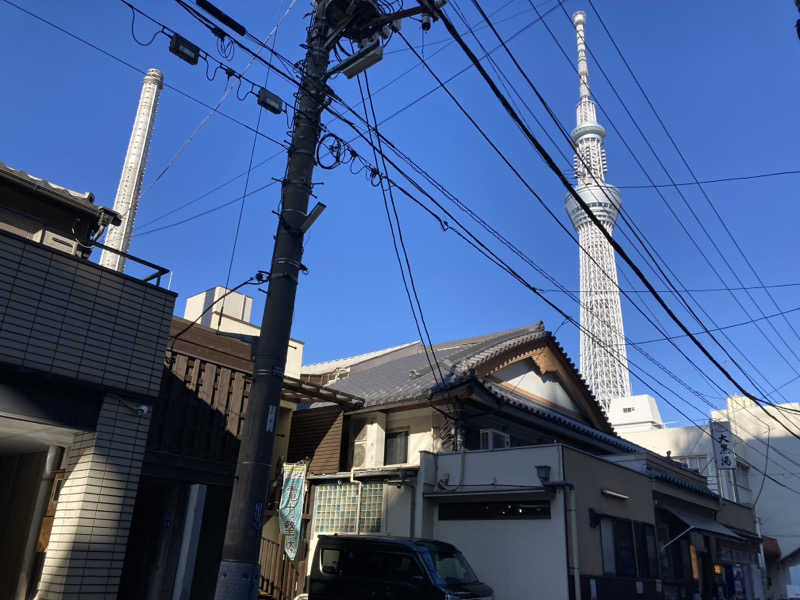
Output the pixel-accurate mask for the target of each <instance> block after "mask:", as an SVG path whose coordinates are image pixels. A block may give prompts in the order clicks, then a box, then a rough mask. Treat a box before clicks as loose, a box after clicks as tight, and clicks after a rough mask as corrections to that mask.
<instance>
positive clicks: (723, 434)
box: [711, 421, 736, 470]
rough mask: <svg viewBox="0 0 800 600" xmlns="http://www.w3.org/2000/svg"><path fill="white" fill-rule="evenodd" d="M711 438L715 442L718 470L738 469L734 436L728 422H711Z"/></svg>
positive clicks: (715, 457)
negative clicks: (734, 449) (734, 450)
mask: <svg viewBox="0 0 800 600" xmlns="http://www.w3.org/2000/svg"><path fill="white" fill-rule="evenodd" d="M711 438H712V439H713V442H714V459H715V460H716V463H717V469H720V470H733V469H736V455H735V454H734V452H733V436H732V435H731V426H730V423H728V422H727V421H711Z"/></svg>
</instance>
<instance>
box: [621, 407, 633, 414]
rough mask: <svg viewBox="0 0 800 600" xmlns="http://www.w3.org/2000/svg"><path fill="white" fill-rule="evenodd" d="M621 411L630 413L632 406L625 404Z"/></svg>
mask: <svg viewBox="0 0 800 600" xmlns="http://www.w3.org/2000/svg"><path fill="white" fill-rule="evenodd" d="M622 412H624V413H632V412H633V407H632V406H625V407H623V408H622Z"/></svg>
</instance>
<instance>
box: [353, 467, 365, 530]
mask: <svg viewBox="0 0 800 600" xmlns="http://www.w3.org/2000/svg"><path fill="white" fill-rule="evenodd" d="M355 472H356V470H355V468H352V469H350V483H357V484H358V500H357V501H356V535H358V534H359V533H361V532H360V531H359V524H360V522H361V488H362V487H363V485H364V484H363V483H362V482H361V481H358V480H357V479H356V478H355Z"/></svg>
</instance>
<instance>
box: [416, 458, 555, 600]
mask: <svg viewBox="0 0 800 600" xmlns="http://www.w3.org/2000/svg"><path fill="white" fill-rule="evenodd" d="M423 456H424V460H423V464H424V467H423V472H422V474H421V477H420V479H422V480H423V481H428V482H436V481H440V480H447V481H448V482H449V486H448V487H451V486H453V487H454V486H458V485H459V484H460V485H461V486H462V488H461V491H470V490H472V491H473V492H475V490H476V487H477V486H480V487H484V486H485V488H488V489H491V488H492V487H493V486H497V489H502V487H501V486H503V485H510V486H524V487H532V488H541V487H542V481H541V480H540V479H539V477H538V476H537V474H536V466H537V465H549V466H550V467H551V474H550V477H551V480H553V481H555V480H559V479H562V470H561V451H560V447H559V446H557V445H548V446H529V447H518V448H505V449H500V450H492V451H488V450H487V451H482V450H481V451H472V452H464V453H448V454H440V455H438V456H431V455H428V454H424V455H423ZM431 468H432V469H433V470H434V475H433V476H432V477H431V474H430V473H429V472H427V471H429V470H430V469H431ZM451 489H452V488H451ZM507 489H508V488H507ZM517 489H518V488H517ZM475 493H477V492H475ZM543 494H544V492H543ZM466 499H468V498H465V500H466ZM473 499H474V498H473ZM425 505H426V507H427V508H428V509H429V510H428V511H427V514H428V515H430V516H432V518H433V524H432V527H431V532H432V534H433V536H434V537H435V538H436V539H440V540H443V541H446V542H450V543H452V544H454V545H455V546H456V547H458V549H459V550H461V551H462V552H463V553H464V555H465V556H466V557H467V560H468V561H469V563H470V564H471V565H472V567H473V568H474V569H475V572H476V574H477V575H478V577H479V578H480V579H481V580H482V581H484V582H485V583H487V584H488V585H490V586H491V587H492V589H493V590H494V594H495V596H494V597H495V599H496V600H516V599H518V598H530V597H532V595H533V594H532V589H531V585H532V582H537V583H536V597H540V598H559V599H561V598H567V597H568V592H567V581H568V568H567V566H568V565H567V539H566V535H567V527H566V521H565V503H564V492H563V491H562V490H557V491H556V492H555V494H554V496H553V497H552V498H551V499H550V518H549V519H536V520H524V521H516V520H513V521H512V520H510V521H504V520H493V521H482V520H476V521H439V519H438V507H437V505H436V503H435V502H432V501H430V500H427V501H426V502H425ZM423 534H425V535H427V530H426V529H425V528H423Z"/></svg>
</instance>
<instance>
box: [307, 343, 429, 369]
mask: <svg viewBox="0 0 800 600" xmlns="http://www.w3.org/2000/svg"><path fill="white" fill-rule="evenodd" d="M416 343H418V342H410V343H408V344H402V345H400V346H393V347H391V348H384V349H383V350H376V351H375V352H367V353H366V354H359V355H358V356H348V357H347V358H339V359H336V360H328V361H325V362H318V363H312V364H310V365H303V366H302V367H301V368H300V372H301V373H302V374H303V375H322V374H324V373H330V372H331V371H335V370H336V369H343V368H345V367H349V366H351V365H354V364H356V363H361V362H364V361H367V360H369V359H371V358H377V357H378V356H383V355H384V354H389V353H390V352H394V351H395V350H400V349H401V348H405V347H406V346H413V345H414V344H416Z"/></svg>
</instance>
